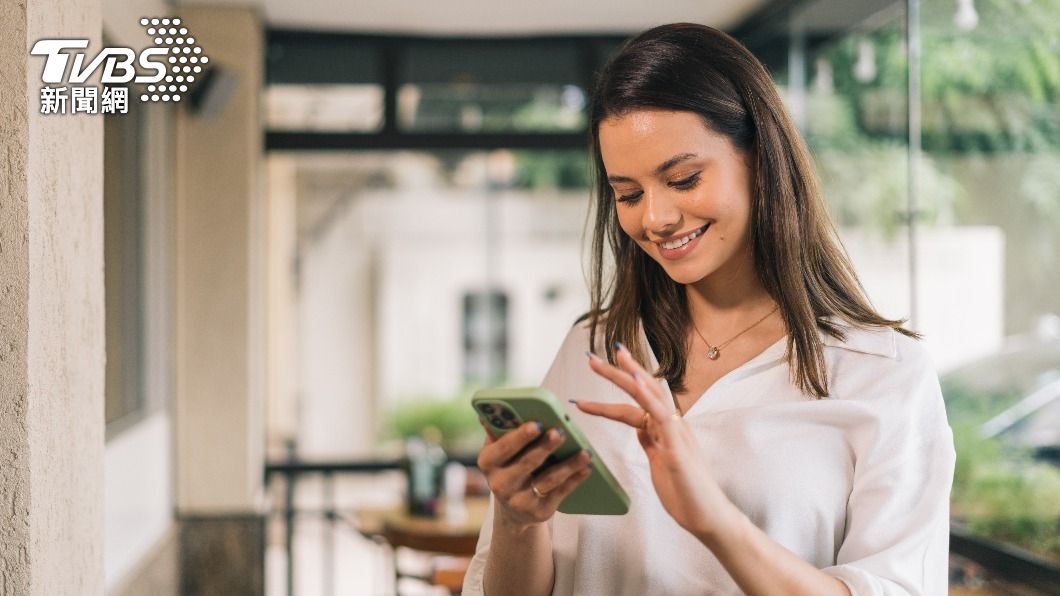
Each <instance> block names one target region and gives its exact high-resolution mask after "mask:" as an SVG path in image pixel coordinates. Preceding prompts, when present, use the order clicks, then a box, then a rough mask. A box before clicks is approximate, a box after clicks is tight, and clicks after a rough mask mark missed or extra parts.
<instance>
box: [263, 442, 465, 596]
mask: <svg viewBox="0 0 1060 596" xmlns="http://www.w3.org/2000/svg"><path fill="white" fill-rule="evenodd" d="M288 453H289V455H288V459H287V461H284V462H269V463H267V464H266V465H265V486H271V485H270V481H271V480H272V479H273V478H276V477H279V478H282V479H283V482H284V485H283V503H282V504H281V507H280V510H279V512H278V513H279V514H280V515H281V516H282V518H283V532H284V549H285V551H286V552H285V553H284V554H285V556H286V560H287V573H286V589H285V592H284V593H285V594H286V596H295V592H294V579H295V573H294V569H295V567H294V563H295V555H294V526H295V522H296V518H297V517H298V515H299V514H309V515H315V516H322V517H323V518H324V519H325V521H326V522H327V524H326V526H325V527H326V528H327V530H326V532H325V534H324V538H323V539H324V548H323V553H324V556H323V569H322V573H323V574H324V577H323V580H324V582H323V585H324V589H323V594H322V596H334V594H335V589H334V583H333V578H334V572H335V549H334V536H333V532H334V527H335V525H336V524H337V523H339V522H342V523H346V522H348V521H349V520H347V519H346V518H344V517H343V516H341V515H340V514H339V513H338V511H337V509H336V507H335V485H334V478H335V476H337V475H351V474H352V475H357V474H377V473H380V472H389V471H395V470H402V469H403V464H402V461H401V460H400V459H364V460H342V461H328V462H324V461H314V462H308V461H299V460H298V459H297V458H296V457H295V456H294V454H293V451H292V450H289V452H288ZM449 461H455V462H459V463H461V464H463V465H464V466H467V467H477V462H476V458H475V456H463V457H453V458H450V460H449ZM305 476H320V477H321V479H322V481H323V495H322V497H323V499H322V505H323V506H322V508H321V510H319V511H306V510H300V509H299V508H298V507H297V506H296V505H295V488H296V486H297V483H298V480H299V478H300V477H305ZM270 513H271V514H275V513H277V511H275V510H273V511H272V512H270ZM350 525H351V527H352V528H353V529H354V530H355V531H356V532H358V533H362V532H361V530H360V528H358V527H356V525H355V524H353V523H351V524H350ZM362 535H364V534H363V533H362ZM365 538H367V539H369V540H372V541H375V542H378V540H379V539H378V537H376V536H367V535H365ZM395 564H396V563H395ZM395 574H396V573H395ZM314 596H315V595H314Z"/></svg>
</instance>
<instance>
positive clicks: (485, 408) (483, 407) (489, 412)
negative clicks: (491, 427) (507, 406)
mask: <svg viewBox="0 0 1060 596" xmlns="http://www.w3.org/2000/svg"><path fill="white" fill-rule="evenodd" d="M479 409H480V410H482V411H483V412H484V413H485V414H486V415H487V416H492V415H493V414H494V413H496V411H497V410H496V408H494V407H493V406H492V405H490V404H482V405H480V406H479Z"/></svg>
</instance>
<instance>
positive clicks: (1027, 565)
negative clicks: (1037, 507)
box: [950, 524, 1060, 595]
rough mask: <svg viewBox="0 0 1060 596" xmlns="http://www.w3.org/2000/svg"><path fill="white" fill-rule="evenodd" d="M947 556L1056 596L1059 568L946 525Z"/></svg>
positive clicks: (1038, 558)
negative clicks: (968, 562)
mask: <svg viewBox="0 0 1060 596" xmlns="http://www.w3.org/2000/svg"><path fill="white" fill-rule="evenodd" d="M950 553H952V554H955V555H958V556H961V557H964V558H966V559H968V560H970V561H974V562H976V563H978V564H979V565H980V566H981V567H983V569H986V570H987V571H989V572H990V573H992V574H995V575H997V576H998V577H1001V578H1004V579H1007V580H1011V581H1012V582H1015V583H1019V584H1023V585H1026V586H1029V587H1033V588H1035V589H1036V590H1041V591H1042V593H1043V594H1051V595H1060V565H1057V564H1056V563H1054V562H1053V561H1050V560H1048V559H1045V558H1043V557H1040V556H1038V555H1035V554H1034V553H1031V552H1027V551H1025V550H1023V549H1021V548H1017V547H1015V546H1012V545H1009V544H1005V543H1002V542H996V541H993V540H988V539H986V538H982V537H980V536H976V535H974V534H972V533H971V532H969V531H968V530H967V529H965V528H963V527H961V526H960V525H958V524H951V525H950Z"/></svg>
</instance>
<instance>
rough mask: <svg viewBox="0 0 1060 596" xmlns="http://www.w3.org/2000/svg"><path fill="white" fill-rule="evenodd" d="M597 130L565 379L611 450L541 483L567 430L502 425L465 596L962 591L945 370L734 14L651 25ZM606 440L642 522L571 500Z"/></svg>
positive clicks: (612, 70)
mask: <svg viewBox="0 0 1060 596" xmlns="http://www.w3.org/2000/svg"><path fill="white" fill-rule="evenodd" d="M590 127H591V128H590V130H591V131H592V151H593V158H594V161H595V173H596V178H597V180H596V188H595V206H594V212H595V231H594V237H593V277H592V295H591V309H590V311H589V312H588V313H586V314H585V315H583V316H582V317H581V318H580V319H579V320H578V321H577V322H576V323H575V325H574V326H573V328H572V329H571V330H570V331H569V333H568V334H567V337H566V339H565V340H564V342H563V344H562V346H561V347H560V350H559V353H558V354H557V355H556V358H555V360H554V362H553V364H552V366H551V368H550V369H549V371H548V373H547V374H546V376H545V378H544V381H543V382H542V385H543V386H544V387H546V388H548V389H550V390H551V391H552V392H553V393H555V394H556V395H557V396H559V397H560V398H562V399H570V400H571V401H572V402H574V403H575V404H576V407H574V406H572V407H571V412H570V415H571V417H572V418H573V419H574V420H575V422H576V424H578V425H579V427H581V428H582V429H583V431H584V432H585V434H586V436H587V437H588V438H589V440H590V442H591V443H592V445H593V447H594V449H595V451H596V452H595V453H593V454H588V453H582V454H580V455H577V456H574V457H571V458H569V459H567V460H566V461H563V462H559V463H556V464H553V465H551V466H549V467H547V468H545V469H544V470H541V471H539V472H538V473H536V474H533V475H531V473H532V471H533V470H535V469H537V468H538V466H540V465H541V464H542V463H543V462H544V461H545V459H546V458H547V456H548V455H549V453H551V452H552V450H554V449H555V448H556V447H557V446H558V445H559V444H560V443H561V442H562V440H563V439H562V437H560V436H559V435H558V434H557V431H556V430H555V429H543V431H544V432H542V429H539V428H537V426H536V425H534V424H533V423H528V424H526V425H524V426H523V427H521V428H520V429H519V430H518V432H513V433H509V434H507V435H505V436H504V437H503V438H500V439H494V438H493V437H488V438H487V439H486V444H485V445H484V446H483V448H482V451H481V454H480V456H479V466H480V467H481V469H482V470H483V472H484V473H485V474H486V477H487V479H488V481H489V485H490V489H491V491H492V500H493V507H492V508H491V511H490V514H489V515H488V517H487V519H486V522H485V525H484V527H483V529H482V533H481V536H480V538H479V544H478V549H477V553H476V555H475V557H474V558H473V559H472V562H471V565H470V568H469V569H468V573H467V576H466V579H465V584H464V594H482V593H485V594H486V595H488V596H500V595H502V594H523V595H533V594H564V595H566V594H579V595H581V594H592V595H595V594H600V595H606V596H615V595H638V596H639V595H656V594H679V595H686V594H688V595H691V594H740V593H745V594H778V595H785V596H790V595H798V594H807V595H814V596H826V595H832V594H834V595H844V594H855V595H858V596H869V595H885V594H886V595H897V594H903V595H905V594H931V595H935V594H945V593H946V591H947V585H946V581H947V550H948V548H947V547H948V538H949V521H948V514H949V491H950V483H951V480H952V475H953V465H954V451H953V439H952V435H951V433H950V429H949V426H948V424H947V421H946V414H945V409H944V407H943V402H942V395H941V392H940V389H939V383H938V376H937V374H936V372H935V370H934V367H933V365H932V363H931V361H930V358H929V357H928V354H927V352H926V351H925V349H924V348H923V346H922V345H921V344H920V343H919V342H918V341H917V340H918V339H919V335H918V334H916V333H914V332H912V331H908V330H906V329H903V328H902V327H901V325H902V324H903V323H904V322H905V321H904V320H889V319H886V318H884V317H882V316H880V315H879V314H878V313H877V312H876V311H875V310H874V309H873V307H872V306H871V305H870V303H869V301H868V300H867V299H866V297H865V294H864V291H863V289H862V287H861V285H860V283H859V281H858V279H857V277H856V275H855V273H854V269H853V267H852V266H851V264H850V261H849V260H848V258H847V257H846V255H845V253H844V251H843V249H842V247H841V244H840V242H839V240H838V239H837V237H836V234H835V231H834V228H833V227H832V224H831V223H830V221H829V219H828V216H827V212H826V209H825V205H824V203H823V201H822V199H821V197H820V195H819V193H818V190H817V186H816V184H815V179H814V174H813V172H812V168H811V164H810V158H809V156H808V153H807V150H806V148H805V146H804V145H803V142H802V140H801V139H800V137H799V135H798V133H797V131H796V129H795V127H794V126H793V125H792V123H791V120H790V118H789V117H788V115H787V113H786V112H785V110H784V107H783V105H782V102H781V99H780V97H779V95H778V94H777V91H776V89H775V87H774V86H773V83H772V81H771V79H770V77H769V75H768V73H767V72H766V71H765V69H764V68H763V67H762V65H761V64H760V63H759V62H758V61H757V60H756V59H755V58H754V57H753V56H752V55H751V54H750V53H749V52H748V51H747V50H746V48H744V47H743V46H741V45H740V44H739V43H738V42H736V41H735V40H733V39H732V38H731V37H729V36H728V35H726V34H724V33H721V32H719V31H716V30H714V29H711V28H709V27H704V26H699V25H693V24H687V23H681V24H673V25H666V26H662V27H657V28H654V29H651V30H649V31H646V32H644V33H642V34H641V35H639V36H637V37H636V38H634V39H632V40H630V41H629V42H628V43H627V44H626V45H625V46H624V47H623V48H622V50H620V51H619V53H618V54H617V55H616V56H615V57H614V58H613V59H612V60H611V62H610V63H609V64H608V65H607V66H606V67H605V68H604V70H603V71H602V73H601V74H600V76H599V78H598V80H597V83H596V86H595V89H594V90H593V94H592V101H591V105H590ZM605 245H606V247H607V248H608V249H609V253H610V256H613V265H614V267H613V270H612V273H611V275H612V277H609V278H607V279H605V272H604V269H605V268H604V261H605ZM626 346H628V348H627V347H626ZM590 457H600V458H603V460H604V462H605V463H606V464H607V465H608V467H609V468H610V469H611V470H612V471H613V473H614V474H615V477H616V479H617V480H618V481H619V482H620V483H621V485H622V486H623V487H624V488H625V490H626V491H627V493H628V494H629V496H630V500H631V506H630V511H629V513H627V514H626V515H622V516H589V515H566V514H563V513H557V512H556V507H557V506H558V504H559V502H560V501H562V500H563V498H564V497H565V496H566V495H568V494H570V492H571V491H573V490H574V489H575V488H576V487H577V486H578V484H579V483H580V482H581V481H582V480H584V479H585V478H586V477H587V475H588V470H587V463H588V462H589V461H590V459H589V458H590Z"/></svg>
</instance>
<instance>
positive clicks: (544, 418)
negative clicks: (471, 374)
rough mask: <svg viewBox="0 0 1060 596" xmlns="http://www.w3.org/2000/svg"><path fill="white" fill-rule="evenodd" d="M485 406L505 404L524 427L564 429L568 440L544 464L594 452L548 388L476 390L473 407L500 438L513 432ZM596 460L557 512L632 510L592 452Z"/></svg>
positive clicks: (598, 457) (472, 400)
mask: <svg viewBox="0 0 1060 596" xmlns="http://www.w3.org/2000/svg"><path fill="white" fill-rule="evenodd" d="M483 403H494V404H504V405H505V406H507V407H508V408H510V409H511V410H512V412H514V414H515V416H516V420H515V422H516V423H517V425H521V424H523V423H524V422H530V421H536V422H540V423H541V424H542V425H544V427H545V430H548V429H550V428H555V427H562V428H563V430H564V432H565V433H566V437H567V440H566V441H564V442H563V444H562V445H560V446H559V448H558V449H556V450H555V451H553V452H552V455H550V456H549V459H548V461H546V462H545V464H544V465H546V466H547V465H551V464H552V463H554V462H559V461H562V460H565V459H567V458H568V457H570V456H572V455H575V454H577V453H578V452H580V451H581V450H582V449H592V446H591V445H589V441H588V439H586V438H585V435H583V434H582V433H581V431H580V430H578V427H577V426H575V425H574V421H573V420H571V419H570V417H569V416H567V414H566V413H565V412H564V411H563V407H562V406H561V405H560V403H559V401H558V400H557V399H556V398H555V396H553V395H552V392H550V391H549V390H548V389H545V388H543V387H525V388H508V389H504V388H496V389H481V390H479V391H476V392H475V394H474V395H473V396H472V398H471V406H472V407H473V408H474V409H475V413H476V414H478V416H479V418H480V419H481V420H482V422H483V424H485V425H486V427H487V428H489V429H490V431H491V432H492V433H493V436H495V437H500V436H501V435H502V434H505V433H507V432H510V431H511V430H512V429H506V428H501V427H498V426H496V425H494V424H493V423H491V422H490V420H489V416H486V415H485V414H484V413H483V412H482V411H481V410H480V409H479V405H480V404H483ZM592 454H593V458H592V461H591V465H592V467H593V473H592V474H589V477H588V478H586V479H585V480H584V481H582V483H581V484H579V485H578V488H576V489H574V492H572V493H571V494H569V495H567V498H565V499H563V501H562V502H561V503H560V504H559V508H558V510H559V511H561V512H563V513H580V514H588V515H622V514H624V513H626V512H627V511H629V496H627V495H626V491H624V490H622V487H621V486H620V485H619V484H618V481H617V480H615V478H614V476H612V475H611V472H610V471H609V470H608V469H607V465H606V464H605V463H604V462H603V460H602V459H601V458H600V455H599V454H598V453H597V452H596V450H595V449H592Z"/></svg>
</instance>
